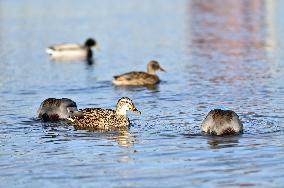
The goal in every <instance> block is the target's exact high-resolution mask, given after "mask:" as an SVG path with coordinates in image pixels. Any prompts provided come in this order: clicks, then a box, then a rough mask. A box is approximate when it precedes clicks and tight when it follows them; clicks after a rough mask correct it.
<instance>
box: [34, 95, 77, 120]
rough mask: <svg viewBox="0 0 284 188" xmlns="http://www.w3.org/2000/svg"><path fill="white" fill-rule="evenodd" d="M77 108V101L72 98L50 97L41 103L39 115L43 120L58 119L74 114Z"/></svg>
mask: <svg viewBox="0 0 284 188" xmlns="http://www.w3.org/2000/svg"><path fill="white" fill-rule="evenodd" d="M77 110H78V109H77V105H76V103H75V102H74V101H72V100H71V99H67V98H62V99H56V98H48V99H45V100H44V101H43V102H42V103H41V105H40V107H39V109H38V111H37V117H38V118H40V119H42V120H43V121H58V120H60V119H66V118H68V117H70V116H73V113H74V112H76V111H77Z"/></svg>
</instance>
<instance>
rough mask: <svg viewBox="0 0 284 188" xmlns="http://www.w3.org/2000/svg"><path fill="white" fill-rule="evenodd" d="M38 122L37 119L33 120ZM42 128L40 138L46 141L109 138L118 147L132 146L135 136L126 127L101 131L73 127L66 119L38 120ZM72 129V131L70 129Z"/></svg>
mask: <svg viewBox="0 0 284 188" xmlns="http://www.w3.org/2000/svg"><path fill="white" fill-rule="evenodd" d="M34 121H35V123H38V122H39V121H38V120H34ZM40 123H41V126H42V128H43V129H44V135H43V136H42V137H41V138H42V139H47V140H46V142H61V141H68V140H69V141H71V140H73V139H78V138H80V139H82V140H85V139H86V140H105V139H106V140H109V141H114V142H116V143H117V144H118V145H119V146H120V147H124V148H130V147H132V146H134V143H135V136H133V135H131V133H130V132H129V130H128V129H126V128H125V129H118V130H116V131H103V130H98V129H91V128H89V129H74V127H73V126H71V125H70V124H68V123H67V122H66V121H58V122H40ZM72 130H73V131H72Z"/></svg>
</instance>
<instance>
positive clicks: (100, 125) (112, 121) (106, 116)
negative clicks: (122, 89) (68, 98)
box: [68, 97, 141, 130]
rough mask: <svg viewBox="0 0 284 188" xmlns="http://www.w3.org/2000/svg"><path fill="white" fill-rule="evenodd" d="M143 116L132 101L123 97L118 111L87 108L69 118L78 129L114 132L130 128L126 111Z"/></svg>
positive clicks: (118, 104)
mask: <svg viewBox="0 0 284 188" xmlns="http://www.w3.org/2000/svg"><path fill="white" fill-rule="evenodd" d="M128 110H131V111H132V112H135V113H138V114H141V112H140V111H139V110H137V109H136V107H135V106H134V104H133V102H132V100H131V99H129V98H128V97H122V98H121V99H119V100H118V102H117V105H116V110H112V109H101V108H86V109H83V110H79V111H78V112H76V114H74V116H73V117H70V118H68V119H69V120H70V121H71V122H72V123H73V124H74V126H75V128H78V129H96V130H114V129H120V128H128V126H129V125H130V121H129V119H128V117H127V114H126V111H128Z"/></svg>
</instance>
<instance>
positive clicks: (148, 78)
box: [112, 60, 165, 86]
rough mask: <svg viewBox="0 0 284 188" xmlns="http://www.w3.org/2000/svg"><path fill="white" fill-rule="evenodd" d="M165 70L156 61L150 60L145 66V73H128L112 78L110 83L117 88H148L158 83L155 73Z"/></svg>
mask: <svg viewBox="0 0 284 188" xmlns="http://www.w3.org/2000/svg"><path fill="white" fill-rule="evenodd" d="M158 70H160V71H163V72H165V70H164V69H163V68H162V67H161V66H160V64H159V63H158V61H155V60H152V61H150V62H149V63H148V65H147V72H138V71H133V72H128V73H125V74H122V75H117V76H114V79H113V81H112V83H113V84H114V85H117V86H149V85H155V84H158V83H160V79H159V77H158V76H157V74H156V72H157V71H158Z"/></svg>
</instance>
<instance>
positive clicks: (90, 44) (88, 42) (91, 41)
mask: <svg viewBox="0 0 284 188" xmlns="http://www.w3.org/2000/svg"><path fill="white" fill-rule="evenodd" d="M85 46H86V47H89V48H92V47H95V46H97V41H96V40H95V39H92V38H88V39H87V40H86V42H85Z"/></svg>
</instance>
